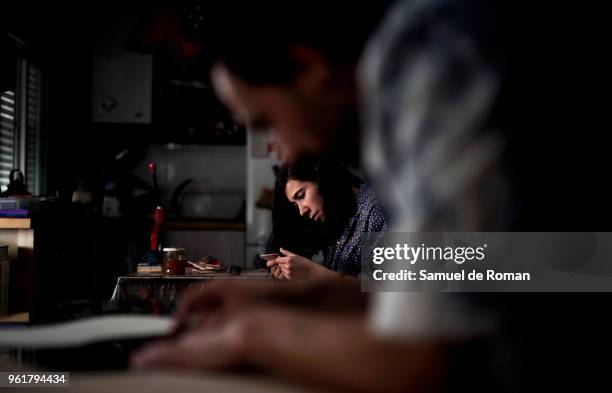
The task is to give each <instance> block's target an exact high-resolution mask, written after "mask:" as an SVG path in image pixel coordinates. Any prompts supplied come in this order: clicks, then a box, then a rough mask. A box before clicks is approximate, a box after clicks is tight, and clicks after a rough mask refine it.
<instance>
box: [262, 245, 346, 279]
mask: <svg viewBox="0 0 612 393" xmlns="http://www.w3.org/2000/svg"><path fill="white" fill-rule="evenodd" d="M280 253H281V254H282V256H280V257H278V258H276V259H275V260H273V261H269V262H268V264H267V266H268V267H270V268H273V270H272V274H273V275H274V277H276V278H281V279H285V280H296V279H297V280H299V279H305V278H313V277H320V276H325V275H334V273H333V272H332V271H331V270H329V269H326V268H324V267H323V266H321V265H319V264H318V263H316V262H313V261H311V260H310V259H307V258H304V257H302V256H300V255H297V254H294V253H292V252H291V251H288V250H285V249H284V248H281V249H280ZM274 267H278V268H280V271H281V273H282V276H279V277H277V274H278V270H276V272H277V273H276V274H275V271H274Z"/></svg>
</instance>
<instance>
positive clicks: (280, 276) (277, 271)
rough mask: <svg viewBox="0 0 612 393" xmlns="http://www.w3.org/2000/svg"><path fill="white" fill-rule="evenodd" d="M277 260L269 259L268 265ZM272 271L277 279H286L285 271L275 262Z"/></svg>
mask: <svg viewBox="0 0 612 393" xmlns="http://www.w3.org/2000/svg"><path fill="white" fill-rule="evenodd" d="M274 261H275V260H272V261H268V265H270V264H271V263H275V262H274ZM270 271H271V272H272V277H274V278H276V279H277V280H283V279H285V276H283V271H282V269H281V268H280V266H278V265H276V264H273V265H272V266H271V267H270Z"/></svg>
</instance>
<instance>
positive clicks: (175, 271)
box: [162, 247, 186, 276]
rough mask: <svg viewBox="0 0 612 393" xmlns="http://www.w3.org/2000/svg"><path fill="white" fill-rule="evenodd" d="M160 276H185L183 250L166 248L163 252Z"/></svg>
mask: <svg viewBox="0 0 612 393" xmlns="http://www.w3.org/2000/svg"><path fill="white" fill-rule="evenodd" d="M162 251H163V254H164V259H163V261H162V274H163V275H164V276H182V275H184V274H185V265H186V262H185V249H184V248H180V247H167V248H164V249H163V250H162Z"/></svg>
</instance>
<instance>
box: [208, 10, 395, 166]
mask: <svg viewBox="0 0 612 393" xmlns="http://www.w3.org/2000/svg"><path fill="white" fill-rule="evenodd" d="M230 3H231V2H230ZM384 3H385V2H384V1H383V2H380V1H379V2H372V1H364V2H359V3H352V4H350V7H347V5H346V4H334V3H333V2H331V3H330V2H327V3H324V4H323V3H322V2H316V1H315V2H314V3H312V2H308V3H297V4H296V3H293V2H282V3H281V2H278V3H277V2H270V3H263V4H262V3H261V2H256V3H255V2H254V3H253V4H248V5H243V4H242V3H241V6H240V9H241V12H240V15H237V14H236V12H235V8H234V9H232V11H231V12H229V15H230V17H229V19H226V18H224V17H223V15H226V14H225V12H224V10H226V8H225V7H219V9H217V10H216V15H217V16H216V17H215V18H214V19H215V22H214V23H212V22H211V23H210V24H209V26H208V29H207V33H205V35H204V41H205V42H206V45H207V48H208V49H209V50H210V57H211V63H212V68H211V78H212V82H213V85H214V88H215V90H216V92H217V94H218V95H219V97H220V98H221V100H222V101H223V102H224V103H225V104H226V105H227V106H228V107H229V108H230V109H231V110H232V112H233V113H234V115H235V116H236V117H237V118H238V119H240V120H242V121H243V122H244V123H246V124H247V125H248V126H249V127H250V129H251V130H253V131H258V130H273V131H274V132H275V134H276V136H277V139H278V141H279V143H280V144H281V146H282V147H283V152H284V153H285V154H286V155H285V157H284V158H285V159H289V160H292V159H294V158H295V157H296V156H297V155H298V154H301V153H324V152H329V151H333V153H334V154H335V155H336V156H341V158H343V159H345V160H347V161H355V160H356V157H357V156H358V152H357V146H358V134H359V132H358V131H359V130H358V126H357V125H358V122H357V118H356V110H355V106H356V105H355V102H356V89H355V66H356V64H357V62H358V59H359V57H360V55H361V52H362V49H363V46H364V44H365V42H366V41H367V38H368V36H369V35H370V34H371V33H372V31H373V30H374V28H375V26H376V24H377V23H378V21H379V20H380V19H381V16H382V13H383V10H384V9H385V6H384ZM245 7H246V8H245ZM227 8H230V9H231V6H229V7H227ZM211 19H213V18H211ZM224 22H227V23H224ZM232 26H234V27H235V28H234V27H232Z"/></svg>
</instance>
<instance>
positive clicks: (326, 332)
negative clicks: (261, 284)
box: [131, 306, 445, 393]
mask: <svg viewBox="0 0 612 393" xmlns="http://www.w3.org/2000/svg"><path fill="white" fill-rule="evenodd" d="M131 365H132V366H133V367H135V368H138V369H171V370H176V371H179V370H180V371H190V372H205V371H209V370H220V369H227V368H234V367H235V366H240V365H252V366H256V367H258V368H261V369H263V370H266V371H267V372H270V373H273V374H277V375H281V376H284V377H286V378H289V379H291V380H292V381H296V382H301V383H305V384H308V385H312V386H316V387H321V388H325V389H332V390H333V389H336V390H340V391H360V392H376V393H379V392H385V393H389V392H404V391H419V392H432V391H435V390H436V388H437V387H439V384H440V381H443V373H444V370H445V367H444V366H445V364H444V352H443V351H440V347H439V345H437V343H436V342H428V340H423V339H420V340H418V341H402V340H392V341H388V342H382V341H380V340H378V339H376V338H375V337H373V336H372V335H371V334H370V332H369V331H368V330H367V328H366V318H365V314H363V313H355V314H338V313H321V312H317V311H307V310H302V309H294V308H293V307H289V306H285V307H278V306H273V307H270V306H255V307H251V308H249V309H244V310H241V311H238V312H234V313H230V314H226V315H224V316H223V317H222V318H220V319H217V323H207V324H204V325H202V326H200V327H198V328H196V329H194V330H193V331H190V332H186V333H184V334H183V335H182V336H179V337H178V338H176V339H174V340H167V341H163V342H158V343H154V344H151V345H148V346H146V347H144V348H143V349H142V350H140V351H138V352H136V353H135V354H134V355H133V356H132V359H131Z"/></svg>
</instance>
